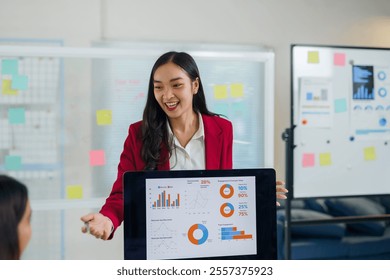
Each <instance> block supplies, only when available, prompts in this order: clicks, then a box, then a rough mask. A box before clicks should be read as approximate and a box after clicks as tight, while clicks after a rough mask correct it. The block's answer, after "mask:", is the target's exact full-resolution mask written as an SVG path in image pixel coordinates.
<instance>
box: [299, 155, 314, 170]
mask: <svg viewBox="0 0 390 280" xmlns="http://www.w3.org/2000/svg"><path fill="white" fill-rule="evenodd" d="M314 163H315V155H314V154H311V153H310V154H303V155H302V167H313V166H314Z"/></svg>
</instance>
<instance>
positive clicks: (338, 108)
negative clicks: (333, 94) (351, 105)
mask: <svg viewBox="0 0 390 280" xmlns="http://www.w3.org/2000/svg"><path fill="white" fill-rule="evenodd" d="M334 111H335V113H343V112H346V111H347V100H346V99H345V98H341V99H336V100H335V101H334Z"/></svg>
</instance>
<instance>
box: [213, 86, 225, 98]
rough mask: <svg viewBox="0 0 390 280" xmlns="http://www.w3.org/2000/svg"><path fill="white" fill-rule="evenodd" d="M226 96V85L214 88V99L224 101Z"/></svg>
mask: <svg viewBox="0 0 390 280" xmlns="http://www.w3.org/2000/svg"><path fill="white" fill-rule="evenodd" d="M227 95H228V92H227V86H226V85H216V86H214V98H215V99H226V98H227Z"/></svg>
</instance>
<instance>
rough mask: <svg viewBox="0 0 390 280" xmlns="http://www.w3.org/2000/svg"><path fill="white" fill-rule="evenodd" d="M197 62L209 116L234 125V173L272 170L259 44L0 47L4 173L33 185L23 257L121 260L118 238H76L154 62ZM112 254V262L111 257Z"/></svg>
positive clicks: (268, 64)
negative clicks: (177, 56)
mask: <svg viewBox="0 0 390 280" xmlns="http://www.w3.org/2000/svg"><path fill="white" fill-rule="evenodd" d="M170 50H178V51H187V52H189V53H190V54H191V55H192V56H193V57H194V58H195V60H196V62H197V64H198V66H199V68H200V73H201V78H202V80H203V86H204V90H205V93H206V99H207V103H208V106H209V109H210V110H211V111H213V112H216V113H220V114H224V115H226V116H227V118H228V119H229V120H231V121H232V123H233V130H234V144H233V153H234V154H233V166H234V168H255V167H273V156H274V150H273V135H274V122H273V116H274V111H273V105H274V103H273V102H274V53H273V51H272V50H269V49H264V48H262V47H259V46H243V45H233V46H232V45H208V44H179V43H117V42H116V43H100V44H95V45H94V46H93V47H90V48H71V47H62V46H61V47H59V46H52V45H28V46H26V45H6V46H0V73H1V75H0V173H5V174H9V175H11V176H13V177H15V178H16V179H18V180H20V181H22V182H23V183H25V184H26V185H27V187H28V188H29V196H30V198H31V206H32V209H33V213H34V214H33V218H32V227H33V228H34V234H33V236H32V240H31V241H30V243H29V246H28V248H27V250H26V252H25V253H24V254H23V258H25V259H112V258H115V259H121V258H123V256H122V255H123V250H122V248H123V240H122V238H121V236H122V234H123V232H122V231H121V229H120V230H119V231H117V232H116V236H115V238H114V240H112V241H110V242H104V245H102V243H96V242H99V240H96V239H94V238H90V236H87V235H82V234H81V233H80V227H81V225H82V224H81V222H80V217H81V216H82V215H85V214H86V213H88V212H96V211H99V209H100V207H101V206H102V205H103V203H104V201H105V198H106V197H107V196H108V195H109V193H110V191H111V187H112V183H113V182H114V180H115V178H116V173H117V165H118V162H119V157H120V153H121V151H122V149H123V143H124V141H125V138H126V136H127V131H128V126H129V125H130V124H131V123H134V122H136V121H138V120H140V119H141V118H142V111H143V107H144V104H145V101H146V93H147V86H148V79H149V76H150V71H151V68H152V65H153V63H154V61H155V60H156V59H157V58H158V57H159V56H160V55H161V54H162V53H164V52H166V51H170ZM113 256H114V257H113Z"/></svg>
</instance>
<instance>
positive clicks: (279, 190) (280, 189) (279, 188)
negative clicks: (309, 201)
mask: <svg viewBox="0 0 390 280" xmlns="http://www.w3.org/2000/svg"><path fill="white" fill-rule="evenodd" d="M284 185H285V183H284V182H283V181H276V198H277V199H287V196H286V195H285V194H286V193H288V190H287V189H286V188H285V187H284ZM276 206H280V203H279V201H276Z"/></svg>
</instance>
